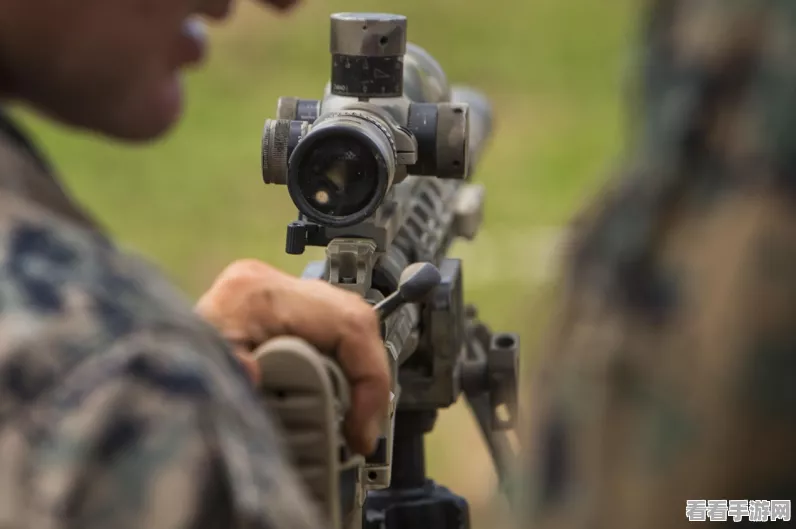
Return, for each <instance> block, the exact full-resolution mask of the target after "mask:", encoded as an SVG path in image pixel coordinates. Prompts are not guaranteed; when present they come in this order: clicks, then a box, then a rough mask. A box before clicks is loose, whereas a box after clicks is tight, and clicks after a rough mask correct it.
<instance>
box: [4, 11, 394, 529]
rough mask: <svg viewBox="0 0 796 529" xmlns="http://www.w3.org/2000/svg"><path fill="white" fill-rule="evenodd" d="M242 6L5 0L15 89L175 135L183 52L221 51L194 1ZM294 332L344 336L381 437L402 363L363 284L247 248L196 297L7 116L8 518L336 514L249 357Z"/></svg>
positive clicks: (32, 98) (84, 113) (140, 523)
mask: <svg viewBox="0 0 796 529" xmlns="http://www.w3.org/2000/svg"><path fill="white" fill-rule="evenodd" d="M270 3H272V4H275V5H281V6H282V7H284V6H287V5H288V4H290V3H291V2H290V1H289V0H288V1H285V0H282V1H277V0H273V1H271V2H270ZM229 7H230V6H229V2H228V1H227V0H201V1H197V0H81V1H80V2H64V1H63V0H3V2H0V101H3V102H10V101H19V102H24V103H27V104H28V105H30V106H31V107H33V108H35V109H37V110H39V111H41V112H44V113H46V114H48V115H50V116H52V117H54V118H56V119H58V120H59V121H61V122H63V123H66V124H68V125H71V126H74V127H82V128H85V129H88V130H91V131H95V132H98V133H102V134H104V135H107V136H111V137H115V138H120V139H127V140H149V139H153V138H156V137H158V136H160V135H161V134H163V133H165V132H166V131H167V130H168V129H169V128H170V127H171V126H172V125H173V124H174V123H175V122H176V121H177V119H178V117H179V116H180V112H181V104H180V101H181V88H180V73H179V72H180V70H181V69H182V68H183V67H184V66H186V65H189V64H195V63H196V62H198V61H199V59H200V58H201V55H202V47H203V40H202V38H201V34H200V33H197V32H196V27H197V26H195V25H194V24H195V23H194V22H193V20H194V18H193V17H194V16H197V15H204V16H206V17H210V18H217V19H220V18H223V17H224V16H225V15H226V13H227V11H228V10H229ZM199 316H201V318H200V317H199ZM203 320H204V321H203ZM286 332H289V333H291V334H296V335H299V336H302V337H304V338H305V339H307V340H308V341H310V342H312V343H314V344H315V345H317V346H318V347H321V348H323V349H326V350H328V351H329V352H336V353H337V355H338V358H339V360H340V362H341V364H342V365H343V367H344V369H345V370H347V373H348V375H349V376H350V378H351V381H352V384H353V391H354V393H353V398H354V410H353V412H352V413H351V415H350V416H349V417H347V426H348V431H347V434H348V436H349V440H350V441H351V443H352V445H353V446H355V447H357V448H358V449H359V450H360V451H362V452H363V453H364V452H367V451H368V450H369V449H370V448H371V447H372V446H373V442H374V441H375V438H376V436H377V435H378V430H377V429H376V428H377V427H378V423H377V422H375V421H376V420H377V419H378V414H379V412H380V410H381V409H382V407H383V406H385V405H386V404H387V399H388V398H389V391H388V388H389V378H388V371H387V364H386V358H385V354H384V351H383V348H382V346H381V340H380V334H379V329H378V324H377V321H376V317H375V314H374V313H373V311H372V310H371V309H370V307H369V306H368V305H367V304H366V303H365V302H364V301H362V300H361V299H360V298H359V297H357V296H356V295H354V294H350V293H346V292H343V291H342V290H340V289H336V288H334V287H332V286H330V285H328V284H326V285H324V284H320V283H315V282H313V283H310V282H307V281H300V280H298V279H296V278H293V277H289V276H287V275H285V274H283V273H281V272H279V271H278V270H274V269H272V268H271V267H269V266H268V265H265V264H264V263H259V262H256V261H240V262H237V263H234V264H233V265H231V266H230V267H229V268H228V269H227V270H225V271H224V272H223V273H222V274H221V275H220V276H219V278H218V280H217V281H216V282H215V284H214V285H213V286H212V287H211V289H210V290H209V291H208V292H207V293H206V294H205V295H204V296H203V297H202V298H201V299H200V300H199V302H198V304H197V305H196V306H195V307H191V305H190V304H189V303H188V302H187V300H186V299H184V298H183V296H182V295H181V294H180V293H178V292H176V291H175V290H174V289H173V288H171V287H170V286H169V285H168V284H167V282H166V281H165V280H164V279H163V278H162V277H161V276H160V275H159V274H158V273H157V272H156V271H154V270H152V269H150V268H148V267H146V266H145V265H143V264H141V263H140V262H138V261H137V260H136V259H135V258H134V257H131V256H128V255H124V254H122V253H121V252H120V251H119V250H118V249H116V248H115V247H114V245H113V243H112V242H111V241H110V240H109V238H108V237H107V235H106V234H105V233H104V232H103V230H102V229H101V228H100V227H99V226H98V225H97V224H96V223H95V222H94V221H93V219H91V218H89V217H88V216H87V215H86V214H85V213H84V212H83V211H82V210H81V209H80V208H79V207H78V206H77V205H76V204H75V203H74V202H73V201H72V200H71V199H70V198H69V197H68V195H67V194H66V193H65V192H64V191H63V190H62V189H61V187H60V186H59V184H58V183H57V180H56V179H55V178H54V177H53V172H52V171H51V170H50V168H49V167H48V165H47V163H46V162H45V161H44V160H43V158H42V156H40V155H39V154H38V153H37V151H36V149H34V147H33V146H32V145H31V144H30V143H29V142H28V141H27V140H26V139H25V137H24V136H23V135H22V134H20V132H19V131H18V130H17V129H16V128H15V126H14V125H13V124H12V123H11V122H10V121H9V120H8V119H7V118H6V117H2V119H0V525H2V526H3V527H6V528H17V527H19V528H22V527H26V528H37V529H60V528H64V529H65V528H81V529H91V528H98V529H99V528H102V529H110V528H113V529H134V528H135V529H139V528H148V529H158V528H169V529H176V528H185V529H188V528H192V529H212V528H219V529H222V528H223V529H231V528H241V529H243V528H252V529H255V528H260V529H265V528H285V529H287V528H290V529H302V528H307V529H309V528H317V527H320V525H318V523H317V520H316V518H315V513H314V512H313V511H312V509H311V508H310V504H309V502H307V501H305V498H304V493H303V491H302V490H301V489H300V485H299V481H298V479H297V478H296V477H295V476H294V475H293V473H292V470H291V469H290V468H289V466H288V465H287V464H286V462H285V461H284V460H283V458H282V453H281V449H280V447H279V444H278V440H277V436H276V433H275V431H274V428H273V427H272V424H271V422H270V420H269V418H268V417H267V416H266V415H265V414H264V412H263V411H262V410H261V406H260V404H259V402H258V400H257V397H256V394H255V391H254V386H253V383H256V381H257V378H258V373H257V371H256V367H255V366H254V363H253V362H251V361H250V359H249V357H247V353H249V352H250V351H251V349H252V348H253V347H254V346H257V345H259V344H260V343H262V342H264V341H266V340H267V339H268V338H269V337H271V336H274V335H277V334H282V333H286ZM236 358H237V359H236Z"/></svg>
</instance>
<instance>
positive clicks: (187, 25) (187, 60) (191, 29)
mask: <svg viewBox="0 0 796 529" xmlns="http://www.w3.org/2000/svg"><path fill="white" fill-rule="evenodd" d="M206 49H207V28H206V26H205V24H204V22H203V21H202V19H201V18H199V17H198V16H194V17H190V18H188V19H186V20H185V22H183V25H182V31H181V34H180V51H179V55H180V57H179V61H180V63H181V64H194V63H197V62H201V60H202V59H203V58H204V56H205V52H206Z"/></svg>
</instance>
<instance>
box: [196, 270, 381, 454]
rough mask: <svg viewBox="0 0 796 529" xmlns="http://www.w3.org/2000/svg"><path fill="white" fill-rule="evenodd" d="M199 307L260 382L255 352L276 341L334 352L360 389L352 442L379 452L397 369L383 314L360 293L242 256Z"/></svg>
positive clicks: (348, 423)
mask: <svg viewBox="0 0 796 529" xmlns="http://www.w3.org/2000/svg"><path fill="white" fill-rule="evenodd" d="M196 312H197V313H198V314H199V315H200V316H201V317H202V318H204V319H205V320H206V321H208V322H209V323H211V324H212V325H214V326H215V327H216V328H217V329H218V330H219V331H220V332H221V334H222V335H223V336H224V337H225V338H226V339H227V340H229V341H230V342H231V343H232V344H233V345H234V347H235V354H236V355H237V356H238V358H239V359H240V360H241V362H242V363H243V365H244V366H245V367H246V369H247V371H248V372H249V375H250V377H251V379H252V381H253V382H255V383H257V381H258V380H259V370H258V367H257V363H256V362H255V361H254V358H253V357H252V355H251V353H252V352H253V351H254V349H256V348H257V347H259V346H260V345H262V344H263V343H265V342H266V341H268V340H269V339H271V338H274V337H277V336H288V335H289V336H296V337H298V338H303V339H304V340H306V341H307V342H309V343H310V344H312V345H314V346H315V347H317V348H318V349H319V350H321V351H323V352H326V353H330V354H334V355H335V357H336V359H337V361H338V363H339V364H340V367H341V368H342V370H343V372H344V373H345V374H346V377H347V378H348V380H349V383H350V384H351V386H352V387H351V410H350V411H349V414H348V416H347V417H346V420H345V434H346V438H347V441H348V443H349V444H350V446H351V448H352V449H354V450H356V451H357V452H359V453H362V454H369V453H371V452H372V451H373V449H374V448H375V443H376V441H377V440H378V436H379V435H380V433H381V432H380V420H381V417H382V416H383V413H384V411H385V410H386V408H387V406H388V404H389V395H390V374H389V366H388V363H387V356H386V352H385V350H384V345H383V343H382V340H381V333H380V328H379V322H378V318H377V316H376V313H375V312H374V310H373V308H372V307H371V306H370V305H368V304H367V303H366V302H365V301H364V300H363V299H362V298H361V297H360V296H358V295H356V294H354V293H352V292H348V291H345V290H342V289H340V288H337V287H335V286H332V285H330V284H329V283H327V282H324V281H320V280H304V279H299V278H296V277H293V276H290V275H288V274H285V273H283V272H281V271H279V270H277V269H275V268H273V267H271V266H269V265H267V264H265V263H262V262H260V261H256V260H242V261H237V262H235V263H233V264H231V265H230V266H228V267H227V268H226V269H225V270H224V271H223V272H222V273H221V274H220V275H219V276H218V278H217V279H216V281H215V282H214V283H213V285H212V286H211V287H210V290H208V291H207V293H206V294H204V296H202V297H201V298H200V299H199V302H198V303H197V305H196Z"/></svg>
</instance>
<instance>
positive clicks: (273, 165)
mask: <svg viewBox="0 0 796 529" xmlns="http://www.w3.org/2000/svg"><path fill="white" fill-rule="evenodd" d="M290 123H291V122H290V120H288V119H268V120H266V121H265V126H264V127H263V141H262V171H263V182H265V183H266V184H277V185H287V161H288V160H287V154H288V144H289V141H290Z"/></svg>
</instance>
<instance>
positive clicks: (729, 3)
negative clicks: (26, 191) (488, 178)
mask: <svg viewBox="0 0 796 529" xmlns="http://www.w3.org/2000/svg"><path fill="white" fill-rule="evenodd" d="M649 7H650V9H649V10H648V11H647V12H646V13H645V14H646V21H645V25H644V33H643V50H642V53H641V59H642V65H641V68H640V69H639V70H638V71H640V72H641V74H642V75H641V81H642V82H641V86H640V88H641V90H640V92H641V97H640V98H639V102H640V105H639V108H638V109H637V110H638V114H637V117H638V118H639V125H640V126H639V127H638V135H637V136H636V141H635V144H634V145H633V149H632V151H631V156H630V157H629V158H630V159H629V160H628V163H627V170H625V171H624V173H623V175H622V177H621V178H620V179H619V180H618V181H616V182H614V183H612V184H611V185H610V188H609V190H608V191H607V192H606V193H604V194H603V195H602V196H601V197H599V199H598V200H597V202H596V204H595V205H594V206H593V207H592V208H590V209H589V211H587V212H586V213H585V214H584V215H582V216H581V217H580V219H579V220H578V222H577V223H576V224H575V226H574V230H573V232H574V234H575V235H574V238H573V240H572V242H571V245H570V246H569V257H568V262H567V268H566V272H565V276H564V281H563V292H562V303H561V305H560V307H559V311H558V312H557V313H556V315H555V321H554V325H553V327H552V331H551V333H550V339H549V341H548V342H547V343H546V344H545V354H544V360H543V361H542V363H541V366H540V368H539V369H538V371H537V372H536V376H535V378H534V382H533V385H532V388H533V397H532V399H531V403H532V406H533V412H532V419H533V420H532V426H531V428H530V432H531V435H530V445H529V448H530V450H529V454H530V469H529V474H528V475H529V476H530V477H531V487H530V488H531V500H532V501H531V505H532V508H531V512H530V518H529V519H528V520H526V522H527V525H526V526H528V527H533V528H534V529H554V528H555V529H559V528H561V529H564V528H565V529H585V528H589V529H597V528H602V529H641V528H643V529H676V528H679V527H691V525H690V524H691V522H689V520H688V517H689V516H690V517H691V518H692V519H693V520H699V519H702V520H706V521H714V522H719V524H721V523H728V524H734V525H732V526H733V527H741V526H743V525H744V523H749V522H750V518H751V519H754V521H764V520H762V519H761V518H768V519H773V516H774V515H773V514H772V513H773V507H772V506H778V508H779V509H780V516H779V517H778V520H784V519H786V518H787V519H789V518H790V513H789V510H790V508H789V507H787V509H786V504H785V502H782V501H777V502H775V500H791V499H792V498H794V497H796V451H794V447H795V446H796V383H794V382H795V381H796V186H794V182H796V3H794V2H792V1H764V0H759V1H754V0H747V1H736V0H726V1H716V0H653V1H652V2H651V5H650V6H649ZM769 501H770V502H771V503H770V504H769V503H768V502H769ZM728 510H729V518H728ZM786 511H787V512H786ZM687 513H688V514H687ZM750 514H751V517H750ZM769 514H771V516H769ZM744 516H746V517H744ZM734 519H735V520H737V521H733V520H734ZM725 520H728V521H726V522H725ZM741 521H743V522H744V523H741ZM765 521H768V520H765ZM780 523H781V522H780ZM739 524H740V525H739ZM777 525H778V524H774V526H777Z"/></svg>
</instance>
